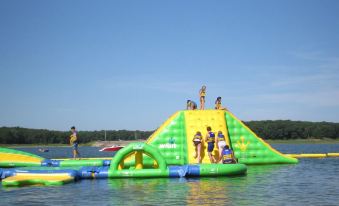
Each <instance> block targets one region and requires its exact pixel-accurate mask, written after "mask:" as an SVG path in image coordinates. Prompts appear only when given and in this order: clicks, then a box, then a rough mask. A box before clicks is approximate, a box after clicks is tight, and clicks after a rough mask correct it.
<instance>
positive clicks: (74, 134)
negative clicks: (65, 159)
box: [69, 126, 80, 159]
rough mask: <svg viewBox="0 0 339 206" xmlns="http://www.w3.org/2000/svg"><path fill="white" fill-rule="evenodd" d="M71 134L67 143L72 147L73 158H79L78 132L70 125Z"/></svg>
mask: <svg viewBox="0 0 339 206" xmlns="http://www.w3.org/2000/svg"><path fill="white" fill-rule="evenodd" d="M71 132H72V134H71V136H70V140H69V143H70V145H71V146H72V147H73V159H75V158H77V157H78V158H79V157H80V153H79V150H78V146H79V136H78V132H77V131H76V129H75V127H74V126H73V127H71Z"/></svg>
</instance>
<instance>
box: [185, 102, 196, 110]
mask: <svg viewBox="0 0 339 206" xmlns="http://www.w3.org/2000/svg"><path fill="white" fill-rule="evenodd" d="M186 109H187V110H196V109H197V103H195V102H194V101H192V100H187V104H186Z"/></svg>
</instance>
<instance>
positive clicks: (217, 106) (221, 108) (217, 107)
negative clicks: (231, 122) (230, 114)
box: [214, 97, 227, 110]
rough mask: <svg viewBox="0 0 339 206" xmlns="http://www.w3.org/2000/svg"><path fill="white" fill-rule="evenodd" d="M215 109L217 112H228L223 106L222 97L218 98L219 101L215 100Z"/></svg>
mask: <svg viewBox="0 0 339 206" xmlns="http://www.w3.org/2000/svg"><path fill="white" fill-rule="evenodd" d="M214 108H215V109H217V110H227V109H226V107H222V106H221V97H217V99H216V100H215V107H214Z"/></svg>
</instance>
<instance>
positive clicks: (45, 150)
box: [38, 148, 49, 152]
mask: <svg viewBox="0 0 339 206" xmlns="http://www.w3.org/2000/svg"><path fill="white" fill-rule="evenodd" d="M38 151H39V152H49V149H45V148H39V149H38Z"/></svg>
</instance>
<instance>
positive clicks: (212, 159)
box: [208, 152, 215, 163]
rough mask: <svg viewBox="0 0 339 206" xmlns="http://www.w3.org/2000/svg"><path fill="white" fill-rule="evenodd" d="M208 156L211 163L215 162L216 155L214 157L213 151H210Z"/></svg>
mask: <svg viewBox="0 0 339 206" xmlns="http://www.w3.org/2000/svg"><path fill="white" fill-rule="evenodd" d="M208 157H209V158H210V161H211V163H214V162H215V159H214V157H213V155H212V153H211V152H209V153H208Z"/></svg>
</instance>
